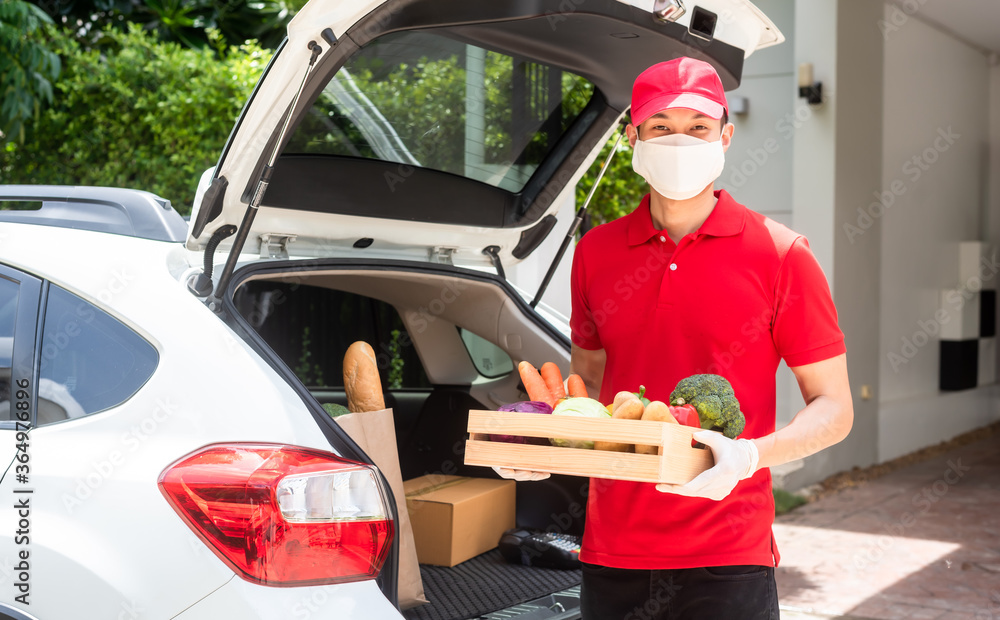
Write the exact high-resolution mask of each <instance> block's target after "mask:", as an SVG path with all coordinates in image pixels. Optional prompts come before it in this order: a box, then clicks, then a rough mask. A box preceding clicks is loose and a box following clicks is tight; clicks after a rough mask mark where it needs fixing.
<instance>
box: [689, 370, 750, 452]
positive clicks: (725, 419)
mask: <svg viewBox="0 0 1000 620" xmlns="http://www.w3.org/2000/svg"><path fill="white" fill-rule="evenodd" d="M670 404H671V405H687V404H689V405H694V408H695V409H697V410H698V418H699V419H700V421H701V428H707V429H709V430H716V431H720V432H722V434H723V435H725V436H726V437H729V438H730V439H735V438H736V437H738V436H739V434H740V433H742V432H743V428H744V426H746V419H745V418H744V417H743V413H742V412H741V411H740V402H739V401H738V400H736V393H735V392H734V391H733V386H732V385H730V383H729V381H727V380H726V379H725V377H720V376H719V375H691V376H690V377H688V378H686V379H682V380H681V381H680V382H679V383H678V384H677V387H675V388H674V391H673V392H672V393H671V394H670Z"/></svg>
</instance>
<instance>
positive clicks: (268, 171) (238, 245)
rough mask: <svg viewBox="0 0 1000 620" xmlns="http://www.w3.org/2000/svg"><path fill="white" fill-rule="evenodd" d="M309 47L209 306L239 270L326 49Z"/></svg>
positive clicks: (312, 42) (217, 298) (217, 300)
mask: <svg viewBox="0 0 1000 620" xmlns="http://www.w3.org/2000/svg"><path fill="white" fill-rule="evenodd" d="M308 47H309V50H310V52H311V54H310V55H309V65H308V66H306V71H305V73H303V74H302V82H300V83H299V88H298V90H296V91H295V96H294V97H293V98H292V103H291V105H289V106H288V112H287V113H286V114H285V120H284V122H283V123H282V125H281V131H280V132H278V138H277V140H275V141H274V148H272V149H271V155H270V157H268V159H267V163H266V164H264V169H263V170H261V173H260V178H259V179H258V180H257V187H256V189H255V190H254V192H253V197H252V198H251V199H250V204H248V205H247V210H246V211H245V212H244V213H243V220H242V221H241V222H240V228H239V230H238V231H237V233H236V238H235V239H234V240H233V247H232V248H231V249H230V250H229V258H228V259H227V260H226V265H225V267H223V269H222V273H221V274H219V283H218V284H217V285H216V287H215V292H214V293H213V294H212V296H211V297H210V298H209V300H208V303H209V305H210V306H211V305H212V304H218V302H219V300H220V299H221V298H222V294H223V293H224V292H225V290H226V287H227V286H228V285H229V279H230V278H232V276H233V271H234V270H235V269H236V262H237V261H238V260H239V258H240V253H241V252H242V251H243V246H244V245H245V244H246V241H247V237H248V236H249V235H250V227H251V226H252V225H253V220H254V218H255V217H256V216H257V210H258V209H259V208H260V205H261V202H263V200H264V194H265V193H266V192H267V186H268V184H269V183H270V182H271V175H272V174H273V172H274V164H275V162H276V161H277V160H278V151H279V150H280V149H281V147H282V144H283V143H284V141H285V134H286V133H287V132H288V125H289V124H290V123H291V122H292V114H294V113H295V108H296V107H298V104H299V97H301V96H302V90H303V89H304V88H305V86H306V81H307V80H308V79H309V74H310V73H312V70H313V67H315V66H316V59H317V58H318V57H319V55H320V54H321V53H323V48H322V47H320V45H319V43H316V42H315V41H310V42H309V45H308ZM262 248H263V241H262ZM262 251H263V250H262Z"/></svg>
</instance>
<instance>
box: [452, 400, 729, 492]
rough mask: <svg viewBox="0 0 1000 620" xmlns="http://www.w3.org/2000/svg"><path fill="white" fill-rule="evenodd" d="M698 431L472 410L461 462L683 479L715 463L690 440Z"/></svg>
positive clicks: (574, 473) (632, 422)
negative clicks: (631, 447) (602, 445)
mask: <svg viewBox="0 0 1000 620" xmlns="http://www.w3.org/2000/svg"><path fill="white" fill-rule="evenodd" d="M699 430H700V429H697V428H692V427H690V426H681V425H679V424H670V423H667V422H650V421H643V420H616V419H613V418H578V417H572V416H553V415H546V414H539V413H508V412H498V411H480V410H472V411H469V425H468V431H469V439H468V440H467V441H466V442H465V464H466V465H483V466H486V467H494V466H499V467H510V468H514V469H528V470H532V471H542V472H549V473H552V474H568V475H571V476H589V477H594V478H610V479H613V480H634V481H637V482H666V483H671V484H684V483H685V482H688V481H690V480H691V479H692V478H694V477H695V476H697V475H698V474H700V473H701V472H703V471H705V470H706V469H708V468H710V467H712V465H714V464H715V461H714V459H713V458H712V451H711V450H708V449H707V448H694V447H692V445H691V435H692V434H694V433H696V432H698V431H699ZM490 434H502V435H518V436H523V437H561V438H564V439H589V440H597V441H613V442H618V443H630V444H642V445H654V446H657V448H658V450H657V454H635V453H630V452H610V451H604V450H583V449H579V448H563V447H556V446H533V445H526V444H514V443H505V442H498V441H489V439H488V436H489V435H490Z"/></svg>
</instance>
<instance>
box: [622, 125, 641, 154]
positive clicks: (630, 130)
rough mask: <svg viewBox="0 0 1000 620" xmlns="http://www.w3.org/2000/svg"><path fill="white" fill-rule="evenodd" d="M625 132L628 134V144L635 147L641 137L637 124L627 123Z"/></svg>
mask: <svg viewBox="0 0 1000 620" xmlns="http://www.w3.org/2000/svg"><path fill="white" fill-rule="evenodd" d="M625 134H626V135H627V136H628V145H629V146H631V147H633V148H635V141H636V140H638V139H639V130H638V129H636V127H635V125H633V124H632V123H629V124H628V125H625Z"/></svg>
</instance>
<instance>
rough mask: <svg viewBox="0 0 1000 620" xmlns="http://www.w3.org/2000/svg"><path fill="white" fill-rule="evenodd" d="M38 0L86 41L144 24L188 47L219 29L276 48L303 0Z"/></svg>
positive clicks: (237, 39) (226, 36) (235, 40)
mask: <svg viewBox="0 0 1000 620" xmlns="http://www.w3.org/2000/svg"><path fill="white" fill-rule="evenodd" d="M35 4H37V5H38V6H39V7H41V8H42V9H43V10H44V11H46V12H47V13H48V14H49V15H51V16H53V18H55V19H56V20H57V21H59V22H60V23H63V24H65V25H66V26H67V27H69V28H71V29H72V30H73V32H74V33H75V34H76V35H78V38H79V39H80V40H81V42H82V43H84V44H85V45H91V44H92V45H96V46H98V47H100V46H101V45H103V44H104V43H105V42H106V41H107V39H106V37H105V35H106V34H107V33H108V31H109V30H113V29H114V30H126V29H127V27H128V24H130V23H131V24H139V25H141V26H142V27H143V28H144V29H145V30H147V31H149V32H152V33H154V34H155V35H156V36H157V38H159V39H160V40H161V41H174V42H177V43H180V44H182V45H184V46H186V47H191V48H204V47H207V46H210V45H212V43H213V41H212V40H211V39H210V38H209V36H208V33H209V32H210V31H212V30H217V31H218V32H219V33H221V35H222V36H221V38H222V40H223V41H225V43H226V44H229V45H237V44H240V43H244V42H246V41H247V40H249V39H255V40H257V41H259V42H260V43H261V44H262V45H263V46H264V47H269V48H274V47H276V46H277V45H278V43H280V42H281V39H282V38H284V36H285V27H286V26H287V25H288V21H289V20H290V19H291V18H292V16H293V15H294V14H295V12H296V11H297V10H298V9H299V8H301V6H302V4H304V0H226V1H224V2H218V1H217V0H36V2H35Z"/></svg>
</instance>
